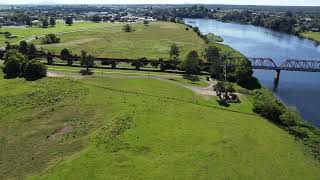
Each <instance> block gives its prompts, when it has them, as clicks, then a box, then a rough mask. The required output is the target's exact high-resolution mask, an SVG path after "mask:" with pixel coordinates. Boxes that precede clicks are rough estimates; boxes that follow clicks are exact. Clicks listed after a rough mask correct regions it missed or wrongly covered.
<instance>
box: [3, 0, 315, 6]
mask: <svg viewBox="0 0 320 180" xmlns="http://www.w3.org/2000/svg"><path fill="white" fill-rule="evenodd" d="M0 4H229V5H230V4H233V5H272V6H320V0H282V1H279V0H260V1H257V0H99V1H91V0H69V1H67V2H66V1H64V0H10V1H9V2H8V1H7V0H0Z"/></svg>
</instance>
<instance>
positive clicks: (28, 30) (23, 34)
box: [0, 21, 119, 46]
mask: <svg viewBox="0 0 320 180" xmlns="http://www.w3.org/2000/svg"><path fill="white" fill-rule="evenodd" d="M116 25H119V24H117V23H114V24H112V23H93V22H75V23H74V24H73V25H72V26H68V25H66V24H65V23H64V22H62V21H57V24H56V26H55V27H51V26H49V27H48V28H42V27H25V28H23V27H21V28H12V27H3V28H2V29H1V32H10V33H12V34H13V35H16V36H17V38H13V39H6V38H5V37H4V36H3V35H0V45H1V46H4V45H5V42H6V41H8V42H10V43H13V44H14V43H18V42H19V41H20V40H24V39H25V40H27V39H28V38H30V37H32V36H43V35H45V34H49V33H62V32H70V31H77V30H86V29H95V28H103V27H112V26H116Z"/></svg>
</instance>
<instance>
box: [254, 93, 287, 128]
mask: <svg viewBox="0 0 320 180" xmlns="http://www.w3.org/2000/svg"><path fill="white" fill-rule="evenodd" d="M284 110H285V107H284V105H283V104H282V103H281V102H279V101H278V100H277V99H276V98H275V97H273V94H272V93H270V92H268V91H266V90H256V91H254V93H253V111H254V112H256V113H258V114H261V115H262V116H263V117H265V118H267V119H269V120H271V121H273V122H275V123H278V124H282V123H281V120H280V116H281V115H282V113H283V112H284Z"/></svg>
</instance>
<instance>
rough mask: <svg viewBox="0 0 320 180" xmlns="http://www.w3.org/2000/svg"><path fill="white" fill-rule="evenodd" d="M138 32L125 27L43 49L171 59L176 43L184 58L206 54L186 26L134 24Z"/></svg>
mask: <svg viewBox="0 0 320 180" xmlns="http://www.w3.org/2000/svg"><path fill="white" fill-rule="evenodd" d="M131 26H132V27H133V29H134V30H135V31H134V32H130V33H128V32H124V31H123V30H122V26H116V27H112V28H108V29H97V30H94V31H85V32H77V33H72V34H64V35H59V37H60V38H61V43H58V44H51V45H40V40H39V41H35V44H38V45H40V46H39V47H40V48H43V49H45V50H47V49H48V50H51V51H53V52H55V53H60V51H61V49H63V48H69V49H71V50H72V52H73V53H76V54H79V53H80V51H81V50H86V51H88V52H90V53H92V54H93V55H94V56H97V57H116V58H141V57H146V58H149V59H159V58H166V59H167V58H168V56H169V48H170V45H171V44H172V43H176V44H177V45H178V46H179V47H180V48H181V57H185V56H186V54H187V53H188V52H189V51H191V50H197V51H199V52H202V51H203V49H204V47H205V43H204V42H203V40H202V39H200V38H199V37H198V36H197V35H196V34H195V33H194V32H193V31H186V30H185V27H186V26H184V25H182V24H176V23H169V22H153V23H150V24H149V25H148V26H145V25H143V24H142V23H133V24H131Z"/></svg>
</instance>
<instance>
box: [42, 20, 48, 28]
mask: <svg viewBox="0 0 320 180" xmlns="http://www.w3.org/2000/svg"><path fill="white" fill-rule="evenodd" d="M48 26H49V22H48V18H43V19H42V27H43V28H47V27H48Z"/></svg>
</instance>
